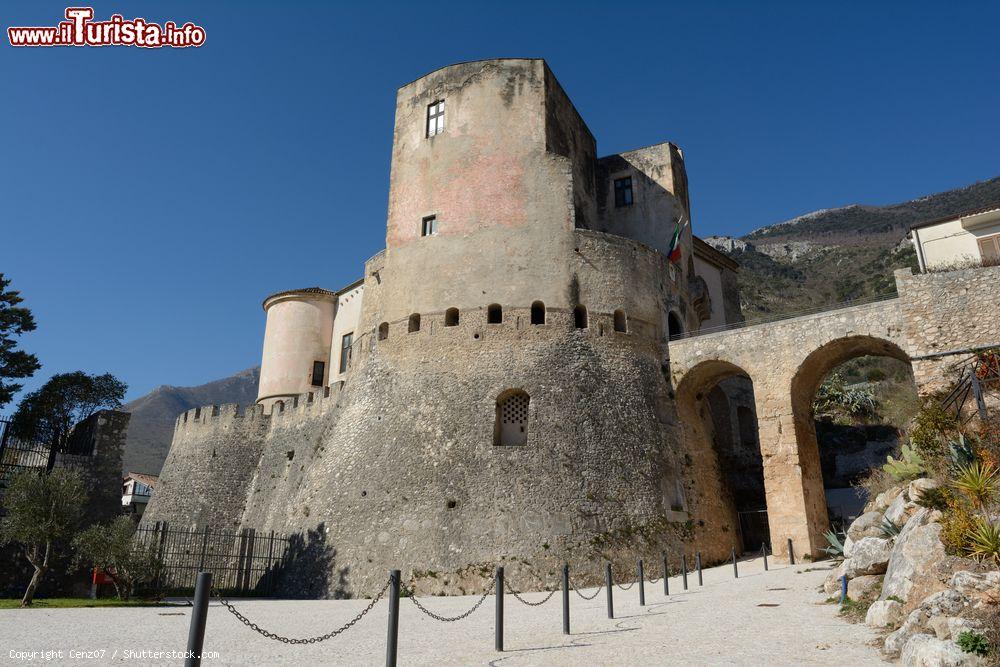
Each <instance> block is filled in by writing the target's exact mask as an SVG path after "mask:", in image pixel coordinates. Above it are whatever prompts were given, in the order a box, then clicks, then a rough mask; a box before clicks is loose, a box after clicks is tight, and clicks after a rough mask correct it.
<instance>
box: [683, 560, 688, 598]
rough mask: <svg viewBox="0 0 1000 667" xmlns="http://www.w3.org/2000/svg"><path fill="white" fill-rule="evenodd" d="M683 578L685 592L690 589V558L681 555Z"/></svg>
mask: <svg viewBox="0 0 1000 667" xmlns="http://www.w3.org/2000/svg"><path fill="white" fill-rule="evenodd" d="M681 578H682V579H683V580H684V590H687V589H688V557H687V554H681Z"/></svg>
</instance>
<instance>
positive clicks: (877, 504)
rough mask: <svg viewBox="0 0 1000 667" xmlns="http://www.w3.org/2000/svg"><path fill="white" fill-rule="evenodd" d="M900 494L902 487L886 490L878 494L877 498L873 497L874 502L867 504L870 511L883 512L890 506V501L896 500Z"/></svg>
mask: <svg viewBox="0 0 1000 667" xmlns="http://www.w3.org/2000/svg"><path fill="white" fill-rule="evenodd" d="M902 492H903V489H902V487H899V486H894V487H892V488H891V489H886V490H885V491H883V492H882V493H880V494H878V495H877V496H875V500H874V502H872V503H869V504H870V505H871V508H872V511H875V512H885V511H886V510H887V509H888V508H889V505H891V504H892V501H893V500H895V499H896V496H898V495H899V494H900V493H902ZM859 518H860V517H859ZM880 521H881V519H880Z"/></svg>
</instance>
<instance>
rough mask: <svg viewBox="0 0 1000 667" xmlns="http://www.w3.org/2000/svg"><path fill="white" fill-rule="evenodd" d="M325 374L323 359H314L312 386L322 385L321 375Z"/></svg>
mask: <svg viewBox="0 0 1000 667" xmlns="http://www.w3.org/2000/svg"><path fill="white" fill-rule="evenodd" d="M325 374H326V362H325V361H314V362H313V375H312V386H314V387H322V386H323V375H325Z"/></svg>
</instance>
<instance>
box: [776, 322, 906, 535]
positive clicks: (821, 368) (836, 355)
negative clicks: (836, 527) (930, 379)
mask: <svg viewBox="0 0 1000 667" xmlns="http://www.w3.org/2000/svg"><path fill="white" fill-rule="evenodd" d="M863 356H878V357H892V358H894V359H899V360H901V361H905V362H907V363H909V362H910V358H909V356H908V355H907V354H906V352H904V351H903V350H902V349H901V348H900V347H899V346H898V345H896V344H895V343H894V342H892V341H889V340H885V339H883V338H878V337H875V336H870V335H859V336H846V337H843V338H836V339H834V340H831V341H828V342H826V343H824V344H823V345H820V346H819V347H818V348H816V349H814V350H812V351H811V352H810V353H809V354H808V355H807V356H806V357H805V359H803V360H802V362H801V363H799V364H798V366H797V367H796V369H795V372H794V374H793V375H792V377H791V382H790V385H789V387H788V391H789V396H790V398H791V409H792V422H793V427H794V429H793V436H794V439H795V447H796V451H797V454H798V461H799V466H800V468H801V471H802V476H801V481H802V490H803V499H804V502H805V505H806V507H809V508H815V511H813V512H811V513H810V514H811V517H810V518H811V521H812V522H813V524H812V525H811V526H810V530H809V533H810V545H811V549H810V550H811V551H812V552H813V553H815V552H816V550H817V549H820V548H822V547H823V546H825V544H824V542H823V539H822V535H823V533H824V532H826V531H827V530H828V529H829V522H828V520H827V514H826V511H827V510H826V494H825V490H824V485H823V473H822V470H821V466H820V451H819V442H818V440H817V437H816V422H815V415H814V413H813V399H814V398H815V397H816V392H817V391H818V390H819V387H820V384H822V382H823V380H824V378H826V376H827V375H828V374H829V373H830V371H832V370H833V369H835V368H836V367H837V366H839V365H841V364H842V363H844V362H846V361H849V360H851V359H854V358H857V357H863ZM819 508H821V510H822V511H821V512H820V511H819Z"/></svg>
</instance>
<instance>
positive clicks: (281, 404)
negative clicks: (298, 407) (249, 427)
mask: <svg viewBox="0 0 1000 667" xmlns="http://www.w3.org/2000/svg"><path fill="white" fill-rule="evenodd" d="M275 408H278V412H284V411H285V402H284V401H275V402H274V405H272V406H271V412H274V409H275Z"/></svg>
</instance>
